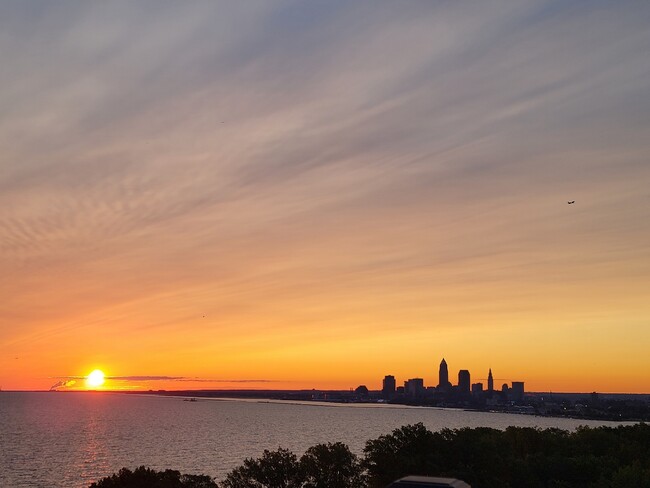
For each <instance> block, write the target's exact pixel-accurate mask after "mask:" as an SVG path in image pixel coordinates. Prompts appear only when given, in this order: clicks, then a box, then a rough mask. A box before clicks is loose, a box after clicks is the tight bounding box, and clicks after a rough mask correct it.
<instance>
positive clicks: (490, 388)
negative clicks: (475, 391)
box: [488, 368, 494, 393]
mask: <svg viewBox="0 0 650 488" xmlns="http://www.w3.org/2000/svg"><path fill="white" fill-rule="evenodd" d="M493 391H494V378H493V377H492V368H490V372H489V373H488V392H490V393H492V392H493Z"/></svg>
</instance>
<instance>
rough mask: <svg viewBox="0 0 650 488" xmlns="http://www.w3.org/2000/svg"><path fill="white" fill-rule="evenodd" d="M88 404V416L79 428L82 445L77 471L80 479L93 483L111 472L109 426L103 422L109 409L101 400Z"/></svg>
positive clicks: (80, 445)
mask: <svg viewBox="0 0 650 488" xmlns="http://www.w3.org/2000/svg"><path fill="white" fill-rule="evenodd" d="M93 400H95V401H89V402H88V404H87V407H88V408H87V410H86V413H87V416H86V417H85V418H83V423H82V424H81V425H80V426H79V429H80V431H79V435H80V438H79V440H80V443H79V450H78V457H77V459H78V462H77V466H76V471H77V474H78V476H79V478H80V479H82V480H84V481H86V480H87V481H88V484H89V483H90V482H92V481H95V480H97V479H99V478H100V477H101V476H104V475H105V474H106V473H107V472H108V471H110V466H109V462H108V457H109V456H108V454H109V453H108V446H107V425H106V422H103V421H102V418H104V419H105V417H106V415H105V412H104V410H105V409H106V408H107V405H106V404H105V402H103V401H102V399H101V398H99V397H96V398H95V399H93Z"/></svg>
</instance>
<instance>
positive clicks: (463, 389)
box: [458, 369, 472, 395]
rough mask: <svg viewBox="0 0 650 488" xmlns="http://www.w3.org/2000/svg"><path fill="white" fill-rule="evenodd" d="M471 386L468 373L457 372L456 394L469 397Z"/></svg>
mask: <svg viewBox="0 0 650 488" xmlns="http://www.w3.org/2000/svg"><path fill="white" fill-rule="evenodd" d="M471 385H472V384H471V381H470V376H469V371H468V370H466V369H461V370H460V371H459V372H458V392H459V393H460V394H461V395H469V392H470V388H471Z"/></svg>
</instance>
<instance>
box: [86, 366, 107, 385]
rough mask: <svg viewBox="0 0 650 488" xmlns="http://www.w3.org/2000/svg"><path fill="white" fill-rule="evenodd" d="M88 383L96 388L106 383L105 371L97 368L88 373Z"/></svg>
mask: <svg viewBox="0 0 650 488" xmlns="http://www.w3.org/2000/svg"><path fill="white" fill-rule="evenodd" d="M86 384H87V385H88V386H91V387H94V388H96V387H98V386H102V385H103V384H104V373H103V372H102V371H101V370H99V369H96V370H95V371H93V372H92V373H90V374H89V375H88V377H87V378H86Z"/></svg>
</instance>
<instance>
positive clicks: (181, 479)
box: [90, 466, 218, 488]
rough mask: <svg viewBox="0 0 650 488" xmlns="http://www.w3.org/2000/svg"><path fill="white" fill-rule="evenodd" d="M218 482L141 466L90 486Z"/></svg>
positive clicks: (188, 487)
mask: <svg viewBox="0 0 650 488" xmlns="http://www.w3.org/2000/svg"><path fill="white" fill-rule="evenodd" d="M217 486H218V485H217V484H216V483H215V482H214V481H213V480H212V478H210V477H209V476H206V475H192V474H181V473H179V472H178V471H173V470H171V469H167V470H165V471H155V470H153V469H149V468H145V467H144V466H140V467H139V468H136V469H135V471H131V470H129V469H127V468H122V469H120V472H119V473H117V474H114V475H111V476H107V477H106V478H103V479H101V480H99V481H98V482H96V483H93V484H92V485H90V488H217Z"/></svg>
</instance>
